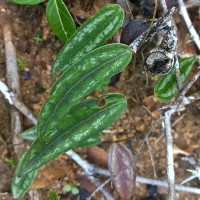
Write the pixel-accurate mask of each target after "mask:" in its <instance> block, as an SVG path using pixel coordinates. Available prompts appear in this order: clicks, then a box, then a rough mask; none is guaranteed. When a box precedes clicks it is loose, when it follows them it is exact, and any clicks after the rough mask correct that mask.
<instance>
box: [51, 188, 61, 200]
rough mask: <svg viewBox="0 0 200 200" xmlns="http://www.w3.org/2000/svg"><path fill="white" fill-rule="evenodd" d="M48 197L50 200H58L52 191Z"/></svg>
mask: <svg viewBox="0 0 200 200" xmlns="http://www.w3.org/2000/svg"><path fill="white" fill-rule="evenodd" d="M49 196H50V200H59V199H60V198H59V196H58V194H57V193H56V191H54V190H52V191H50V194H49Z"/></svg>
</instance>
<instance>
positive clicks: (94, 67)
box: [37, 44, 132, 141]
mask: <svg viewBox="0 0 200 200" xmlns="http://www.w3.org/2000/svg"><path fill="white" fill-rule="evenodd" d="M131 58H132V52H131V50H130V48H129V47H128V46H126V45H123V44H110V45H105V46H103V47H100V48H98V49H95V50H94V51H92V52H90V53H88V54H87V55H86V56H84V57H83V58H82V59H80V61H79V62H77V63H75V64H74V65H71V66H70V67H69V68H67V69H66V70H65V72H64V73H63V74H62V75H61V76H60V78H59V79H57V80H56V82H55V83H54V85H53V87H52V89H51V91H50V94H49V97H48V99H47V100H46V102H45V103H44V105H43V106H42V108H41V111H40V114H39V118H38V124H37V135H38V136H39V137H40V138H41V139H43V140H45V141H48V137H49V136H47V137H45V135H49V133H50V132H51V131H53V130H52V129H51V130H49V128H48V126H50V127H54V126H56V124H57V123H60V121H61V120H62V119H63V117H64V116H66V114H67V113H68V110H69V109H70V107H71V106H73V105H75V104H76V103H77V102H78V101H80V99H81V98H83V97H85V96H86V95H88V94H89V93H91V92H92V91H94V90H95V88H97V87H98V86H99V85H101V84H102V82H104V81H105V80H108V79H110V78H111V77H112V76H114V75H115V74H117V73H119V72H120V71H122V70H123V69H124V68H125V67H126V66H127V65H128V63H129V62H130V61H131Z"/></svg>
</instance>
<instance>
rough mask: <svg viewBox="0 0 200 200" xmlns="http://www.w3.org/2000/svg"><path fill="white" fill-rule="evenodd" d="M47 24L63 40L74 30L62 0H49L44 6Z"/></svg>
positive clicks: (70, 17)
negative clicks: (45, 6)
mask: <svg viewBox="0 0 200 200" xmlns="http://www.w3.org/2000/svg"><path fill="white" fill-rule="evenodd" d="M46 15H47V19H48V23H49V26H50V27H51V29H52V30H53V32H54V33H55V34H56V36H57V37H58V38H59V39H60V40H62V41H63V42H67V40H68V39H69V37H70V36H71V35H72V34H73V33H74V32H75V30H76V25H75V23H74V20H73V18H72V16H71V15H70V13H69V11H68V9H67V7H66V6H65V4H64V3H63V1H62V0H49V1H48V3H47V8H46Z"/></svg>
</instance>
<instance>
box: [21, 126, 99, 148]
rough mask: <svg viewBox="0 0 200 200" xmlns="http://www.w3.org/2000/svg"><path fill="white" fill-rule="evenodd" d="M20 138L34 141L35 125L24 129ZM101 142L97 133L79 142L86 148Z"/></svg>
mask: <svg viewBox="0 0 200 200" xmlns="http://www.w3.org/2000/svg"><path fill="white" fill-rule="evenodd" d="M20 136H21V138H23V139H25V140H31V141H34V140H36V138H37V134H36V126H34V127H32V128H30V129H27V130H26V131H24V132H23V133H21V135H20ZM100 143H101V134H100V133H98V134H96V135H93V137H91V138H89V139H88V140H86V141H83V142H82V144H81V147H82V148H86V147H90V146H95V145H98V144H100ZM76 148H79V146H77V147H76Z"/></svg>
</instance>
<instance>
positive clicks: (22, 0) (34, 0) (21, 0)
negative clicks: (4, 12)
mask: <svg viewBox="0 0 200 200" xmlns="http://www.w3.org/2000/svg"><path fill="white" fill-rule="evenodd" d="M10 1H11V2H13V3H16V4H23V5H36V4H39V3H42V2H44V0H10Z"/></svg>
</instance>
